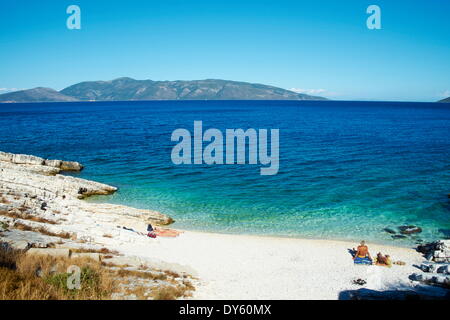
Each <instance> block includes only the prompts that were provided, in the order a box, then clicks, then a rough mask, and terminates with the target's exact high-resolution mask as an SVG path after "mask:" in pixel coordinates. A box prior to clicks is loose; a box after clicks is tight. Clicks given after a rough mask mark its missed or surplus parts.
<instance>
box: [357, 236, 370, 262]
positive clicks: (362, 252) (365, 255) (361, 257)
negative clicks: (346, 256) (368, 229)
mask: <svg viewBox="0 0 450 320" xmlns="http://www.w3.org/2000/svg"><path fill="white" fill-rule="evenodd" d="M355 251H356V253H355V255H354V256H353V260H354V261H355V263H361V264H371V263H372V257H371V256H370V252H369V248H368V247H367V246H366V242H365V241H364V240H363V241H361V243H360V245H359V246H358V248H357V250H355Z"/></svg>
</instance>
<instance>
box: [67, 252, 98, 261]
mask: <svg viewBox="0 0 450 320" xmlns="http://www.w3.org/2000/svg"><path fill="white" fill-rule="evenodd" d="M71 258H73V259H75V258H88V259H92V260H94V261H100V254H98V253H95V252H74V253H72V256H71Z"/></svg>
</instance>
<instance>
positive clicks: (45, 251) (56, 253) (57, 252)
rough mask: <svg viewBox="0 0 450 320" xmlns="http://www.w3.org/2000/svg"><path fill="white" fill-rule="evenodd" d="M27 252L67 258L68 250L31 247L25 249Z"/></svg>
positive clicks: (68, 255)
mask: <svg viewBox="0 0 450 320" xmlns="http://www.w3.org/2000/svg"><path fill="white" fill-rule="evenodd" d="M27 254H29V255H44V256H52V257H64V258H69V257H70V250H69V249H53V248H49V249H37V248H31V249H29V250H28V251H27Z"/></svg>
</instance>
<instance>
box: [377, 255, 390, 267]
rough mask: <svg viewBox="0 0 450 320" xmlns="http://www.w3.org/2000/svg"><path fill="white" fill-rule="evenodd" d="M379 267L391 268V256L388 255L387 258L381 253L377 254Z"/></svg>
mask: <svg viewBox="0 0 450 320" xmlns="http://www.w3.org/2000/svg"><path fill="white" fill-rule="evenodd" d="M376 265H377V266H382V267H391V266H392V261H391V258H390V256H389V255H388V254H387V255H385V256H383V255H382V254H381V252H378V253H377V262H376Z"/></svg>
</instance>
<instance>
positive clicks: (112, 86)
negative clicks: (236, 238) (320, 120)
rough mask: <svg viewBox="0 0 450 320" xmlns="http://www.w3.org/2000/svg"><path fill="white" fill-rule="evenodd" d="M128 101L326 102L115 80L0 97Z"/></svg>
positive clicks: (248, 87)
mask: <svg viewBox="0 0 450 320" xmlns="http://www.w3.org/2000/svg"><path fill="white" fill-rule="evenodd" d="M129 100H326V98H323V97H318V96H310V95H307V94H302V93H297V92H294V91H290V90H286V89H282V88H277V87H273V86H268V85H264V84H256V83H248V82H237V81H228V80H216V79H207V80H192V81H182V80H179V81H153V80H135V79H131V78H118V79H115V80H111V81H86V82H80V83H77V84H74V85H72V86H69V87H67V88H65V89H63V90H61V91H56V90H54V89H50V88H43V87H38V88H34V89H28V90H21V91H15V92H8V93H4V94H2V95H0V102H70V101H129Z"/></svg>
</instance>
